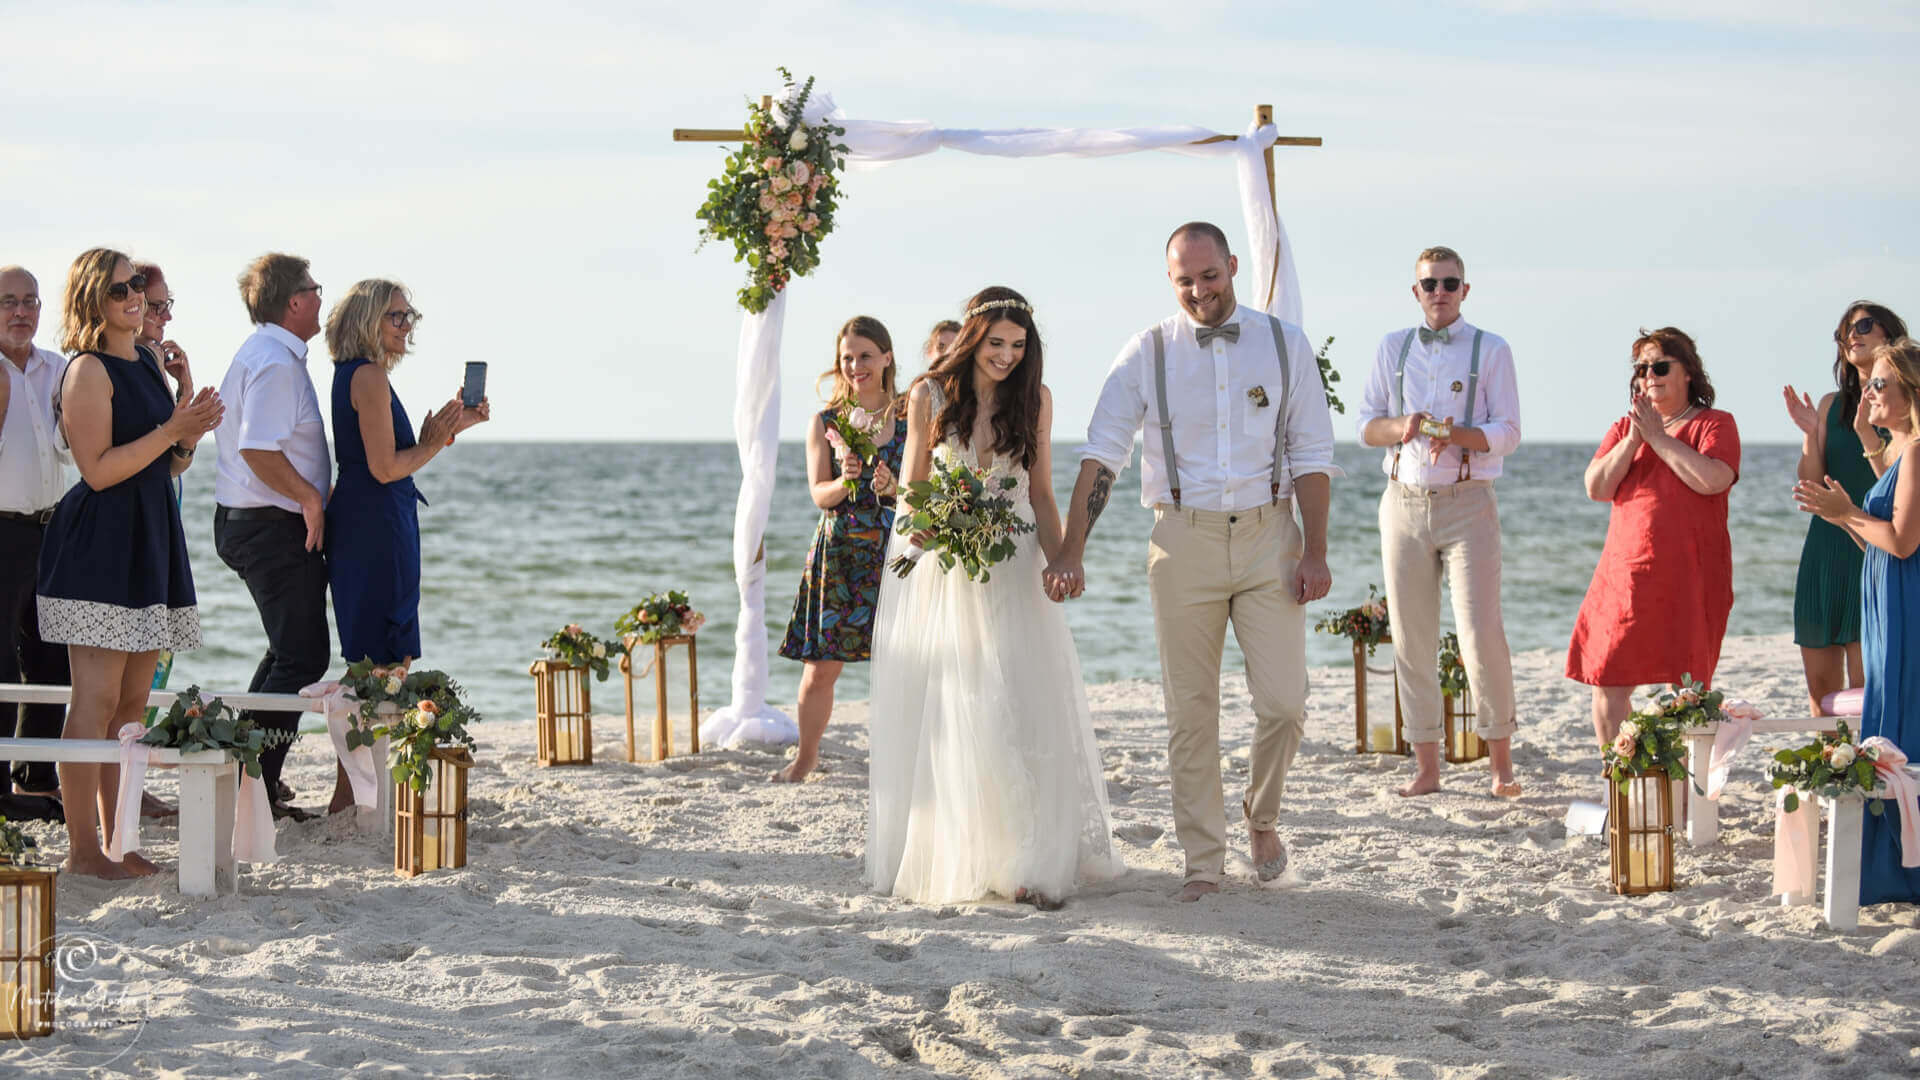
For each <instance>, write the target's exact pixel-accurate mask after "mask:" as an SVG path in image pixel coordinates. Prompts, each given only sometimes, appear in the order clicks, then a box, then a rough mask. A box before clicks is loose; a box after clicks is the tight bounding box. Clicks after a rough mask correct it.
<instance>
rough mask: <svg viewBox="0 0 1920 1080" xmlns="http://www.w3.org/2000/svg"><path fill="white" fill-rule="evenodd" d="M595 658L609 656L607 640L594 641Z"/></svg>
mask: <svg viewBox="0 0 1920 1080" xmlns="http://www.w3.org/2000/svg"><path fill="white" fill-rule="evenodd" d="M593 658H594V659H595V660H605V659H606V658H607V646H606V643H605V642H602V641H596V642H594V643H593Z"/></svg>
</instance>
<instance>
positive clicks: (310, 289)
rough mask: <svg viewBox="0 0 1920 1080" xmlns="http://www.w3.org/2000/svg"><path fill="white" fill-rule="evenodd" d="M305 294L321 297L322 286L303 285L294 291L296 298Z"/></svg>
mask: <svg viewBox="0 0 1920 1080" xmlns="http://www.w3.org/2000/svg"><path fill="white" fill-rule="evenodd" d="M303 292H310V293H312V294H313V295H315V296H319V295H320V286H318V285H302V286H300V287H299V288H297V289H295V290H293V295H295V296H299V295H300V294H301V293H303Z"/></svg>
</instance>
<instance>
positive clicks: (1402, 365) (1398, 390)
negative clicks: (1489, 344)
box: [1393, 326, 1486, 480]
mask: <svg viewBox="0 0 1920 1080" xmlns="http://www.w3.org/2000/svg"><path fill="white" fill-rule="evenodd" d="M1419 333H1420V328H1419V327H1417V326H1416V327H1414V328H1413V329H1412V330H1409V331H1407V337H1406V340H1404V341H1402V342H1401V343H1400V360H1399V362H1398V363H1396V364H1395V365H1394V368H1393V403H1394V415H1395V416H1405V415H1407V353H1408V351H1410V350H1411V349H1412V348H1413V339H1414V337H1415V336H1416V335H1417V334H1419ZM1485 333H1486V331H1484V330H1475V331H1474V332H1473V360H1472V362H1471V365H1470V366H1469V367H1468V368H1467V412H1466V415H1465V416H1463V417H1462V418H1461V419H1460V422H1461V423H1463V424H1466V425H1468V426H1472V424H1473V400H1474V397H1475V396H1476V394H1477V393H1478V392H1479V390H1480V338H1481V336H1482V335H1484V334H1485ZM1405 445H1406V444H1405V443H1399V444H1396V445H1395V446H1394V448H1393V478H1394V479H1395V480H1398V479H1400V447H1402V446H1405ZM1472 456H1473V454H1472V452H1470V451H1469V450H1468V449H1467V448H1466V447H1464V446H1463V447H1461V448H1460V475H1459V476H1458V477H1457V479H1459V480H1468V479H1471V478H1472V477H1473V466H1472V465H1470V464H1468V459H1469V458H1471V457H1472Z"/></svg>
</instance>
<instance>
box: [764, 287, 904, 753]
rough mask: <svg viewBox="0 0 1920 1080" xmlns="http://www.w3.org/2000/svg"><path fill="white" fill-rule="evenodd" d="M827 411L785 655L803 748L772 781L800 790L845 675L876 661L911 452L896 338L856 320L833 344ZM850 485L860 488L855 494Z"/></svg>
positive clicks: (810, 441)
mask: <svg viewBox="0 0 1920 1080" xmlns="http://www.w3.org/2000/svg"><path fill="white" fill-rule="evenodd" d="M829 380H831V381H832V386H833V389H832V390H831V391H830V392H829V396H828V397H827V401H828V402H829V403H830V404H829V405H828V407H827V408H825V409H822V410H821V411H820V414H819V415H818V416H817V417H815V418H814V422H813V423H812V424H810V425H808V427H807V481H808V488H809V490H810V492H811V493H812V495H813V504H814V505H815V506H818V507H819V508H820V524H819V525H818V526H816V527H815V529H814V532H813V543H812V544H811V545H810V546H809V547H808V548H807V566H806V570H805V572H804V573H803V574H802V575H801V578H800V591H799V594H798V595H797V596H795V597H794V600H793V617H792V618H791V619H789V620H788V621H787V635H786V639H785V640H783V641H782V642H781V643H780V655H781V656H784V657H786V658H787V659H789V660H798V661H801V662H802V663H804V664H805V665H806V670H805V671H804V672H802V673H801V675H800V695H799V696H800V701H799V705H798V708H796V709H795V710H794V711H795V712H796V713H798V714H799V716H798V720H799V727H800V746H799V748H798V750H797V751H796V752H795V754H794V758H793V760H792V761H790V762H788V763H787V765H786V767H785V768H783V769H781V770H780V771H779V772H776V773H774V774H773V776H772V777H771V779H772V780H774V781H775V782H778V783H799V782H800V781H802V780H805V779H806V778H807V774H808V773H811V772H812V771H813V767H814V765H815V764H816V763H817V762H818V760H819V757H820V738H821V736H822V735H824V734H825V733H826V730H827V720H828V719H829V718H830V717H831V716H832V715H833V687H834V684H835V683H836V682H837V681H838V680H839V678H840V670H841V669H842V668H843V667H845V666H846V665H847V664H849V663H861V662H864V661H865V660H866V659H867V658H868V657H869V656H871V655H872V652H873V613H874V609H875V607H876V606H877V605H878V604H879V602H880V576H881V575H880V569H881V562H882V560H884V559H885V557H886V553H887V532H888V530H890V529H892V528H893V507H894V496H895V494H896V489H897V488H898V487H899V477H900V452H901V450H902V449H904V448H905V446H906V443H907V414H906V410H905V409H904V408H903V406H904V405H905V404H906V402H905V400H904V399H902V398H901V397H900V396H899V395H898V394H897V393H896V392H895V391H894V363H893V337H892V335H890V334H888V333H887V328H886V327H885V326H883V325H881V323H880V320H879V319H876V318H873V317H872V316H869V315H856V316H854V317H853V318H851V319H848V320H847V321H846V323H845V324H844V325H842V326H841V327H840V332H839V333H837V334H835V335H834V365H833V367H832V368H831V369H829V370H828V371H826V372H823V373H822V374H821V376H820V379H819V384H821V385H824V384H826V383H827V382H828V381H829ZM836 418H840V419H846V420H848V421H849V422H851V423H853V424H854V426H856V427H858V426H861V424H862V423H864V424H865V425H866V428H865V429H866V430H868V431H869V432H870V434H871V436H872V438H873V442H874V445H875V446H876V447H877V448H878V453H876V454H875V455H874V459H873V461H872V462H871V463H868V462H863V461H861V460H860V457H859V455H857V454H854V453H852V452H850V451H849V450H848V449H847V447H846V445H845V440H843V439H842V438H841V436H840V433H839V431H838V430H837V428H836V427H835V423H834V422H835V420H836ZM847 481H852V482H853V486H852V489H851V490H849V488H848V486H847V483H846V482H847Z"/></svg>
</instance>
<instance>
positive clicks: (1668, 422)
mask: <svg viewBox="0 0 1920 1080" xmlns="http://www.w3.org/2000/svg"><path fill="white" fill-rule="evenodd" d="M1699 407H1700V406H1698V405H1689V406H1687V407H1686V410H1685V411H1683V412H1682V413H1681V414H1680V415H1679V416H1676V417H1674V418H1673V419H1671V420H1663V421H1661V426H1662V427H1668V428H1671V427H1672V426H1673V425H1675V424H1678V423H1680V422H1681V421H1683V420H1685V419H1686V418H1687V417H1689V416H1692V415H1693V410H1695V409H1697V408H1699Z"/></svg>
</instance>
